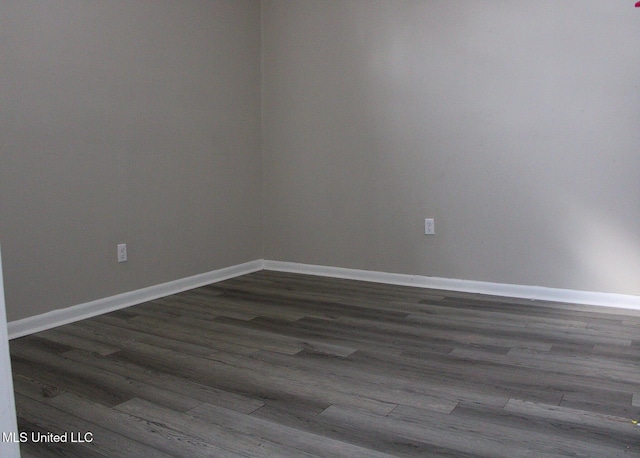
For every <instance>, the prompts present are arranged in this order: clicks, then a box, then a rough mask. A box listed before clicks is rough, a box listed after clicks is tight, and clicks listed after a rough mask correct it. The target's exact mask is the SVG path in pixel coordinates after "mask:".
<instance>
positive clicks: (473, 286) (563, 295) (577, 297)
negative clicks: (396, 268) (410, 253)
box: [264, 260, 640, 310]
mask: <svg viewBox="0 0 640 458" xmlns="http://www.w3.org/2000/svg"><path fill="white" fill-rule="evenodd" d="M264 269H265V270H274V271H279V272H290V273H300V274H308V275H319V276H323V277H334V278H344V279H349V280H362V281H371V282H376V283H387V284H391V285H402V286H415V287H419V288H432V289H440V290H447V291H460V292H468V293H477V294H489V295H493V296H502V297H515V298H523V299H530V300H536V301H551V302H565V303H570V304H584V305H597V306H602V307H617V308H624V309H631V310H640V296H633V295H628V294H615V293H601V292H593V291H577V290H571V289H561V288H545V287H542V286H527V285H511V284H505V283H490V282H483V281H473V280H458V279H452V278H440V277H425V276H421V275H405V274H394V273H386V272H376V271H371V270H357V269H347V268H342V267H329V266H318V265H311V264H298V263H293V262H281V261H268V260H265V261H264Z"/></svg>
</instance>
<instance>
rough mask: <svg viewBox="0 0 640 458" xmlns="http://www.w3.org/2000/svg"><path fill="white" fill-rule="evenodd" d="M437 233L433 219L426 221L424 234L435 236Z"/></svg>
mask: <svg viewBox="0 0 640 458" xmlns="http://www.w3.org/2000/svg"><path fill="white" fill-rule="evenodd" d="M435 233H436V223H435V221H434V220H433V218H425V219H424V234H425V235H433V234H435Z"/></svg>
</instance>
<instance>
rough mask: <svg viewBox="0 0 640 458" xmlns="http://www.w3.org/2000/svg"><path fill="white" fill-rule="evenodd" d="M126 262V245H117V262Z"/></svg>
mask: <svg viewBox="0 0 640 458" xmlns="http://www.w3.org/2000/svg"><path fill="white" fill-rule="evenodd" d="M126 260H127V244H126V243H119V244H118V262H125V261H126Z"/></svg>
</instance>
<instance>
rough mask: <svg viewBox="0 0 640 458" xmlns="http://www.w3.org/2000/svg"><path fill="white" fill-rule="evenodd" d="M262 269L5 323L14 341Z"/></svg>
mask: <svg viewBox="0 0 640 458" xmlns="http://www.w3.org/2000/svg"><path fill="white" fill-rule="evenodd" d="M262 269H263V262H262V260H261V259H259V260H256V261H250V262H246V263H244V264H238V265H235V266H231V267H225V268H223V269H218V270H214V271H211V272H206V273H203V274H198V275H194V276H191V277H186V278H181V279H178V280H174V281H170V282H167V283H162V284H159V285H155V286H149V287H148V288H142V289H138V290H135V291H130V292H127V293H122V294H118V295H115V296H110V297H105V298H103V299H98V300H95V301H91V302H85V303H83V304H78V305H74V306H71V307H67V308H64V309H59V310H53V311H51V312H47V313H43V314H41V315H36V316H32V317H28V318H23V319H21V320H17V321H10V322H9V323H8V324H7V330H8V334H9V339H15V338H17V337H22V336H25V335H28V334H33V333H35V332H39V331H44V330H46V329H51V328H55V327H57V326H61V325H63V324H67V323H72V322H74V321H79V320H83V319H85V318H90V317H92V316H96V315H101V314H103V313H108V312H112V311H114V310H119V309H122V308H125V307H129V306H132V305H136V304H141V303H143V302H147V301H151V300H154V299H158V298H160V297H165V296H169V295H171V294H176V293H180V292H182V291H187V290H189V289H193V288H198V287H200V286H205V285H210V284H212V283H216V282H219V281H223V280H227V279H229V278H233V277H238V276H240V275H245V274H248V273H252V272H257V271H259V270H262Z"/></svg>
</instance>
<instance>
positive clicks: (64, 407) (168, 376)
mask: <svg viewBox="0 0 640 458" xmlns="http://www.w3.org/2000/svg"><path fill="white" fill-rule="evenodd" d="M11 354H12V364H13V371H14V384H15V391H16V403H17V410H18V416H19V418H18V422H19V428H20V430H21V431H22V432H25V433H27V436H28V437H29V440H28V441H27V442H25V443H23V444H21V449H22V452H23V456H24V457H32V456H37V457H48V456H65V457H67V456H78V457H82V458H87V457H104V456H107V457H163V456H180V457H198V456H216V457H225V456H326V457H337V456H344V457H358V456H361V457H375V456H452V457H467V456H469V457H470V456H474V457H477V456H480V457H499V456H504V457H518V456H593V457H615V456H625V457H628V456H640V427H638V426H636V425H634V424H633V423H632V420H635V419H639V417H640V365H639V364H638V363H639V360H640V313H639V312H633V311H625V310H620V309H613V308H612V309H606V308H593V307H587V306H577V305H563V304H551V303H540V302H531V301H527V300H522V299H514V300H508V299H505V298H495V297H487V296H477V295H471V294H460V293H457V294H456V293H450V292H438V291H430V290H424V289H418V288H407V287H399V286H389V285H378V284H372V283H365V282H355V281H347V280H336V279H327V278H319V277H312V276H304V275H293V274H283V273H276V272H268V271H262V272H259V273H255V274H251V275H246V276H243V277H239V278H235V279H232V280H228V281H225V282H222V283H217V284H215V285H212V286H209V287H204V288H200V289H196V290H193V291H189V292H185V293H182V294H178V295H175V296H171V297H167V298H164V299H161V300H156V301H153V302H149V303H146V304H142V305H139V306H135V307H131V308H128V309H125V310H121V311H118V312H114V313H110V314H108V315H103V316H100V317H96V318H92V319H89V320H85V321H82V322H78V323H74V324H70V325H66V326H63V327H60V328H57V329H55V330H50V331H45V332H41V333H39V334H34V335H31V336H28V337H24V338H20V339H16V340H13V341H12V342H11ZM64 432H67V433H70V432H74V433H75V434H76V436H75V439H76V440H77V439H84V438H85V436H84V433H86V432H90V433H91V434H92V437H89V436H86V437H87V439H90V438H92V439H93V441H92V442H85V443H82V442H74V443H71V442H67V443H43V442H41V443H34V442H33V441H32V440H31V438H32V437H34V438H38V437H43V436H44V435H46V434H47V433H56V434H62V433H64ZM39 434H40V436H39ZM45 437H46V436H45ZM67 438H68V440H70V439H71V437H70V435H69V434H68V435H67Z"/></svg>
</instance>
